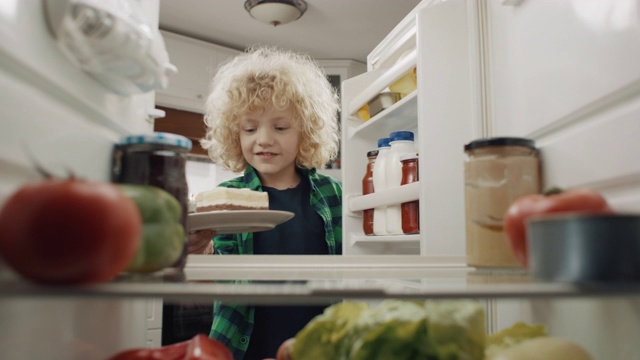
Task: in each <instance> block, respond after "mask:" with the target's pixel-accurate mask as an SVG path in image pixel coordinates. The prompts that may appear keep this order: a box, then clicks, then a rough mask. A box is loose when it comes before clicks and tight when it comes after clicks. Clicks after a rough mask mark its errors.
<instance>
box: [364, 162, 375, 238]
mask: <svg viewBox="0 0 640 360" xmlns="http://www.w3.org/2000/svg"><path fill="white" fill-rule="evenodd" d="M377 157H378V150H371V151H369V152H367V159H368V160H367V170H366V171H365V173H364V178H362V195H367V194H371V193H373V192H374V186H373V165H374V164H375V162H376V158H377ZM362 230H363V231H364V234H365V235H373V209H366V210H364V211H363V212H362Z"/></svg>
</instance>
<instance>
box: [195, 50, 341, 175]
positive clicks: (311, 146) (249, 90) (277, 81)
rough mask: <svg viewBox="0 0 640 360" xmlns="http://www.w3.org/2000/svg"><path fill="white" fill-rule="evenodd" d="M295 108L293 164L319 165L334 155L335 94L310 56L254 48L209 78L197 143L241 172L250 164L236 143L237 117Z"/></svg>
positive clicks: (335, 136)
mask: <svg viewBox="0 0 640 360" xmlns="http://www.w3.org/2000/svg"><path fill="white" fill-rule="evenodd" d="M270 105H273V107H274V108H275V109H276V110H285V109H288V108H291V109H292V110H293V119H294V122H295V124H296V127H297V128H298V129H299V130H300V133H301V144H300V149H299V152H298V156H297V157H296V165H297V166H299V167H303V168H307V169H311V168H315V167H322V166H323V165H324V164H326V163H327V162H328V161H330V160H333V159H334V158H335V156H336V155H337V153H338V146H339V145H338V144H339V143H338V142H339V130H338V120H337V117H338V110H339V105H338V95H337V94H336V91H335V90H334V89H333V87H332V86H331V84H330V83H329V81H328V80H327V78H326V75H325V73H324V71H323V70H322V69H321V68H320V67H319V66H318V65H317V63H316V62H315V61H314V60H313V59H311V57H309V56H308V55H305V54H301V53H295V52H292V51H288V50H283V49H279V48H275V47H252V48H250V49H248V50H247V51H246V52H245V53H243V54H241V55H238V56H236V57H234V58H232V59H231V60H230V61H228V62H226V63H225V64H223V65H222V66H221V67H220V68H219V69H218V72H217V73H216V75H215V76H214V77H213V80H212V81H211V92H210V94H209V97H208V98H207V102H206V109H205V117H204V121H205V123H206V125H207V133H206V136H205V138H204V139H202V140H201V141H200V143H201V144H202V147H203V148H205V149H207V151H208V153H209V157H210V158H211V159H212V160H213V161H214V162H216V163H218V164H221V165H222V166H224V168H225V169H227V170H231V171H234V172H239V171H243V170H244V169H245V168H246V167H247V165H248V163H247V161H246V160H245V158H244V156H243V155H242V149H241V147H240V134H239V132H240V122H239V119H240V116H242V115H244V114H246V113H248V112H252V111H262V110H264V109H266V108H267V107H269V106H270Z"/></svg>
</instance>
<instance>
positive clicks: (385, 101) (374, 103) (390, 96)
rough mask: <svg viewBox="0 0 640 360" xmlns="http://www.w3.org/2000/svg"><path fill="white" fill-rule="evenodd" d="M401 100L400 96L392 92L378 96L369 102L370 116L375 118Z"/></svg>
mask: <svg viewBox="0 0 640 360" xmlns="http://www.w3.org/2000/svg"><path fill="white" fill-rule="evenodd" d="M398 100H400V94H399V93H394V92H390V91H385V92H382V93H380V94H378V95H377V96H376V97H374V98H373V99H372V100H371V101H369V104H368V106H369V116H375V115H376V114H378V113H379V112H381V111H382V110H384V109H386V108H388V107H390V106H391V105H393V104H395V103H396V102H397V101H398Z"/></svg>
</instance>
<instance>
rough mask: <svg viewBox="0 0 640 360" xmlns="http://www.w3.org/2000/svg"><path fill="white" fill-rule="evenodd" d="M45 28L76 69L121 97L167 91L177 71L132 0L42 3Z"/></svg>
mask: <svg viewBox="0 0 640 360" xmlns="http://www.w3.org/2000/svg"><path fill="white" fill-rule="evenodd" d="M44 5H45V9H46V16H47V22H48V26H49V28H50V30H51V32H52V33H53V35H54V37H55V38H56V42H57V44H58V46H59V47H60V49H61V50H62V51H63V52H64V53H65V55H67V57H68V58H69V59H70V60H71V61H73V62H74V63H75V64H76V65H77V66H78V67H80V68H81V69H82V70H84V71H85V72H87V73H89V74H90V75H91V76H92V77H94V78H95V79H96V80H98V81H99V82H101V83H102V84H103V85H105V86H106V87H107V88H109V89H110V90H112V91H113V92H115V93H118V94H121V95H132V94H138V93H146V92H149V91H153V90H155V89H159V88H165V87H166V86H167V83H168V76H169V75H170V74H173V73H176V72H177V69H176V67H175V66H174V65H172V64H171V63H170V62H169V55H168V53H167V50H166V47H165V45H164V40H163V38H162V36H161V35H160V32H159V31H158V30H157V29H154V28H152V27H150V26H149V25H148V24H147V21H146V19H145V16H144V12H143V11H142V9H141V8H140V6H139V4H138V3H137V2H136V1H133V0H117V1H108V2H104V1H97V0H64V1H58V0H44Z"/></svg>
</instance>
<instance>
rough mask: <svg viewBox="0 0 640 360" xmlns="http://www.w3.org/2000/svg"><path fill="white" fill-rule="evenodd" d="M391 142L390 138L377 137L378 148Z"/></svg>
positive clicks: (387, 145)
mask: <svg viewBox="0 0 640 360" xmlns="http://www.w3.org/2000/svg"><path fill="white" fill-rule="evenodd" d="M390 142H391V139H390V138H382V139H378V148H383V147H389V146H391V145H389V143H390Z"/></svg>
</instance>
